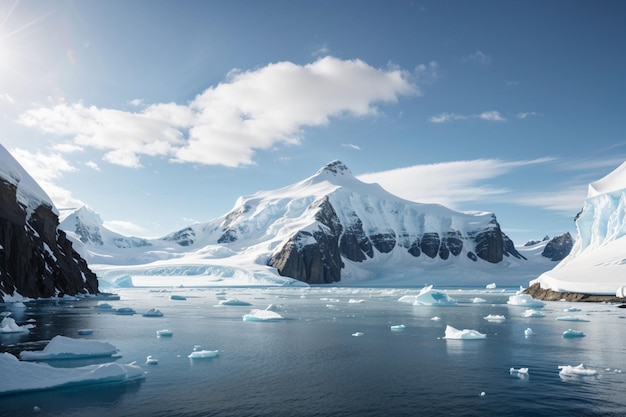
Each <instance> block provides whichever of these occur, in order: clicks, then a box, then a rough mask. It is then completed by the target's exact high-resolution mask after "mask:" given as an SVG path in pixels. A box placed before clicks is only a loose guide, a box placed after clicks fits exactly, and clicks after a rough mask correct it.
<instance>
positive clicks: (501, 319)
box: [483, 314, 506, 321]
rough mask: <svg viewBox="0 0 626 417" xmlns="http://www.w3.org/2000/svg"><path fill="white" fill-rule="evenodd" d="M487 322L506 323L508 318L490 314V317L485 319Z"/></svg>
mask: <svg viewBox="0 0 626 417" xmlns="http://www.w3.org/2000/svg"><path fill="white" fill-rule="evenodd" d="M483 318H484V319H485V320H487V321H504V320H506V317H504V316H503V315H500V314H489V315H488V316H485V317H483Z"/></svg>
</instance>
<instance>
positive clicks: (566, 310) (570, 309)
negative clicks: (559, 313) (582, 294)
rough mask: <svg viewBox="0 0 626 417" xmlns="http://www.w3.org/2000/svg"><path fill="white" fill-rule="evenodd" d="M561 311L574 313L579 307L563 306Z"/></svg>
mask: <svg viewBox="0 0 626 417" xmlns="http://www.w3.org/2000/svg"><path fill="white" fill-rule="evenodd" d="M563 311H565V312H566V313H574V312H576V311H580V308H578V307H568V308H564V309H563Z"/></svg>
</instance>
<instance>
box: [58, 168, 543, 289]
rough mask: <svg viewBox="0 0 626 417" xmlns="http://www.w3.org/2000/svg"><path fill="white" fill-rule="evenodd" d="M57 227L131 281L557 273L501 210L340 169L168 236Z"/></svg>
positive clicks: (85, 213) (86, 222) (390, 280)
mask: <svg viewBox="0 0 626 417" xmlns="http://www.w3.org/2000/svg"><path fill="white" fill-rule="evenodd" d="M61 227H62V228H64V230H66V232H67V233H68V236H70V237H72V238H73V239H74V240H75V242H76V244H75V246H76V248H77V250H79V251H80V252H81V253H82V254H83V256H84V257H85V258H86V259H87V260H88V261H89V263H90V265H91V267H92V268H93V269H94V270H95V271H96V272H97V273H98V275H99V276H100V278H103V279H104V280H106V281H108V282H112V283H120V282H124V283H125V284H128V283H129V282H130V281H131V280H132V282H133V284H134V285H160V283H161V284H162V283H165V282H167V284H168V285H171V284H176V285H287V284H292V285H293V284H300V283H302V282H305V283H312V284H318V283H335V282H341V284H363V285H366V284H367V285H423V284H425V283H436V284H482V283H490V282H493V281H494V278H495V279H497V280H499V281H500V282H502V281H506V280H507V278H506V277H509V280H512V281H511V283H513V284H514V285H518V284H520V283H523V282H528V280H530V279H532V278H534V277H536V276H538V275H539V273H541V272H543V271H545V270H547V269H549V268H550V267H551V264H550V262H549V261H548V260H546V259H538V258H537V259H536V257H535V256H534V251H536V248H530V249H526V250H525V251H526V252H528V253H529V254H530V256H532V258H533V260H532V261H528V260H526V259H525V258H526V257H525V255H523V254H521V253H520V251H518V249H516V248H515V246H514V244H513V242H512V241H511V240H510V239H509V238H508V237H507V236H506V235H505V234H504V233H503V232H502V230H501V229H500V225H499V224H498V222H497V220H496V217H495V215H494V214H493V213H485V212H482V213H461V212H457V211H454V210H450V209H448V208H446V207H443V206H441V205H436V204H419V203H415V202H411V201H407V200H403V199H401V198H399V197H396V196H394V195H392V194H390V193H389V192H387V191H385V190H384V189H383V188H381V187H380V186H379V185H377V184H366V183H363V182H361V181H359V180H358V179H357V178H356V177H354V176H353V175H352V174H351V172H350V170H349V169H348V168H347V167H346V166H345V165H344V164H343V163H341V162H340V161H333V162H331V163H329V164H327V165H326V166H324V167H322V168H321V169H320V170H319V171H318V172H317V173H315V174H314V175H312V176H311V177H309V178H307V179H305V180H303V181H300V182H297V183H295V184H292V185H290V186H287V187H284V188H281V189H278V190H272V191H261V192H258V193H256V194H253V195H250V196H245V197H240V198H239V199H238V200H237V202H236V203H235V206H234V207H233V209H232V210H231V211H230V212H228V213H226V214H225V215H223V216H221V217H218V218H216V219H214V220H211V221H209V222H206V223H196V224H192V225H190V226H188V227H185V228H183V229H181V230H179V231H176V232H173V233H171V234H168V235H167V236H164V237H162V238H160V239H149V240H146V239H140V238H128V237H124V236H121V235H118V234H115V233H113V232H111V231H108V230H106V228H104V226H103V224H102V220H101V219H100V218H99V216H97V215H95V214H94V213H93V212H92V211H90V210H89V209H87V208H82V209H80V210H78V211H75V212H73V213H67V214H64V215H63V221H62V226H61Z"/></svg>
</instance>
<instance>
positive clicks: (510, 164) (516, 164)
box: [358, 158, 554, 208]
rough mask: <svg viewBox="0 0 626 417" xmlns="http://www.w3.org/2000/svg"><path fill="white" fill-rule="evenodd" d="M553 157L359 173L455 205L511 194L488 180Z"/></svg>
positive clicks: (403, 193)
mask: <svg viewBox="0 0 626 417" xmlns="http://www.w3.org/2000/svg"><path fill="white" fill-rule="evenodd" d="M552 161H554V159H553V158H539V159H532V160H522V161H502V160H499V159H475V160H470V161H453V162H442V163H438V164H428V165H414V166H411V167H406V168H398V169H393V170H389V171H381V172H373V173H367V174H363V175H359V176H358V177H359V179H361V180H362V181H365V182H369V183H378V184H380V185H381V186H382V187H383V188H385V189H387V190H388V191H390V192H391V193H393V194H395V195H397V196H399V197H402V198H404V199H407V200H411V201H417V202H421V203H438V204H443V205H445V206H448V207H451V208H454V207H458V206H459V204H460V203H464V202H472V201H484V200H485V199H487V198H490V197H494V196H499V195H503V194H507V198H508V194H509V193H510V192H511V190H509V189H507V188H503V187H497V186H494V185H492V184H489V183H488V181H489V180H491V179H494V178H496V177H499V176H502V175H505V174H507V173H509V172H511V171H513V170H516V169H520V168H523V167H526V166H531V165H539V164H545V163H548V162H552Z"/></svg>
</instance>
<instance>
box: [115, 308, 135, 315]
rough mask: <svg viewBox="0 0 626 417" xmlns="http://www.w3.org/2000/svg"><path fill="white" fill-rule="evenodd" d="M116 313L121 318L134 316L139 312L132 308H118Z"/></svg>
mask: <svg viewBox="0 0 626 417" xmlns="http://www.w3.org/2000/svg"><path fill="white" fill-rule="evenodd" d="M116 313H117V314H118V315H120V316H132V315H133V314H136V313H137V312H136V311H135V310H133V309H132V308H130V307H122V308H118V309H117V311H116Z"/></svg>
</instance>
